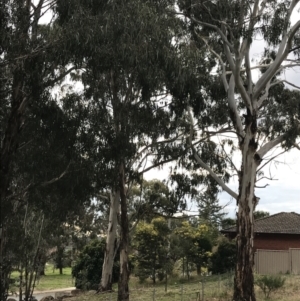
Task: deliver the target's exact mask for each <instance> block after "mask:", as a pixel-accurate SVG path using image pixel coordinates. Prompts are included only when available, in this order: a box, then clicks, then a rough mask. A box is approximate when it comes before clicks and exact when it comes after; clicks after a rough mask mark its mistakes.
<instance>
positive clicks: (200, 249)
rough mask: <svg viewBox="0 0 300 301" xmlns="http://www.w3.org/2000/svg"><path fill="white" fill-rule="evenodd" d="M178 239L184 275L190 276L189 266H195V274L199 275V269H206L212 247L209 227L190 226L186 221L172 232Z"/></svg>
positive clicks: (203, 225) (202, 225) (200, 225)
mask: <svg viewBox="0 0 300 301" xmlns="http://www.w3.org/2000/svg"><path fill="white" fill-rule="evenodd" d="M174 233H175V235H177V236H178V237H179V239H178V243H179V248H178V249H179V250H180V254H181V258H182V260H183V262H185V264H184V265H183V270H184V267H186V273H187V275H188V278H189V275H190V271H189V264H191V263H193V264H195V265H196V268H197V273H198V274H200V273H201V267H206V266H207V264H208V260H209V257H210V254H211V250H212V247H213V242H212V237H210V230H209V227H208V226H207V225H205V224H199V225H198V226H196V227H195V226H193V225H191V224H190V223H189V222H188V221H184V222H182V224H181V226H180V227H178V228H176V229H175V230H174Z"/></svg>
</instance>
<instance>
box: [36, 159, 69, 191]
mask: <svg viewBox="0 0 300 301" xmlns="http://www.w3.org/2000/svg"><path fill="white" fill-rule="evenodd" d="M70 165H71V162H70V163H69V164H68V166H67V168H66V169H65V170H64V171H63V172H62V173H61V174H60V175H59V176H58V177H56V178H53V179H51V180H49V181H45V182H42V183H41V186H47V185H50V184H53V183H55V182H57V181H59V180H60V179H62V178H63V177H64V176H65V175H66V174H67V173H68V171H69V167H70Z"/></svg>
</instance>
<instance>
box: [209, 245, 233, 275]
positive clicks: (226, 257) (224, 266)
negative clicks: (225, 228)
mask: <svg viewBox="0 0 300 301" xmlns="http://www.w3.org/2000/svg"><path fill="white" fill-rule="evenodd" d="M235 264H236V245H235V242H234V241H233V242H231V241H228V240H227V239H223V240H222V241H221V242H220V243H219V245H218V249H217V251H216V252H214V253H213V254H212V257H211V271H212V272H213V273H214V274H217V273H221V274H222V273H226V272H229V271H232V270H233V269H234V268H235Z"/></svg>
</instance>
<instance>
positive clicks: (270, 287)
mask: <svg viewBox="0 0 300 301" xmlns="http://www.w3.org/2000/svg"><path fill="white" fill-rule="evenodd" d="M284 283H285V278H284V277H282V276H281V275H264V276H258V277H257V279H256V281H255V284H256V285H257V286H258V287H259V288H260V289H261V290H262V291H263V293H264V295H265V297H266V298H267V299H269V297H270V294H271V293H272V292H275V291H277V290H279V289H281V288H282V287H283V286H284Z"/></svg>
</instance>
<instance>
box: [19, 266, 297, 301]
mask: <svg viewBox="0 0 300 301" xmlns="http://www.w3.org/2000/svg"><path fill="white" fill-rule="evenodd" d="M45 273H46V275H45V276H43V277H41V279H40V280H39V283H38V285H37V287H36V290H51V289H59V288H66V287H72V286H74V282H72V277H71V268H65V269H64V270H63V275H59V271H58V270H54V272H53V267H52V266H51V265H48V266H47V269H46V271H45ZM14 275H15V276H18V274H17V273H14ZM285 277H286V283H285V285H284V287H283V289H282V290H279V291H278V292H276V293H274V294H273V295H271V298H270V299H269V301H299V296H300V276H294V275H286V276H285ZM202 280H203V281H204V284H203V286H204V300H205V301H229V300H231V297H232V288H233V275H232V274H231V275H229V274H228V275H222V276H218V275H214V276H209V277H199V276H196V275H193V276H192V277H191V279H190V280H189V281H188V280H187V279H186V278H184V279H182V278H180V277H172V278H169V281H168V290H167V292H165V283H164V282H157V283H156V285H153V283H152V282H151V281H150V280H147V281H145V282H144V283H140V282H139V280H138V279H137V278H136V277H133V276H132V277H131V278H130V283H129V288H130V300H131V301H152V300H156V301H176V300H177V301H181V300H183V301H188V300H193V301H194V300H197V299H198V300H199V295H200V300H201V297H202V283H201V281H202ZM117 290H118V289H117V285H116V284H115V285H114V286H113V292H112V293H111V294H110V293H107V294H100V295H98V294H97V295H95V294H94V293H93V292H90V293H88V292H87V293H84V294H82V295H80V296H78V297H73V298H70V299H68V300H69V301H114V300H117ZM255 291H256V297H257V301H265V299H264V296H263V293H262V292H261V290H260V289H259V288H258V287H256V289H255Z"/></svg>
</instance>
